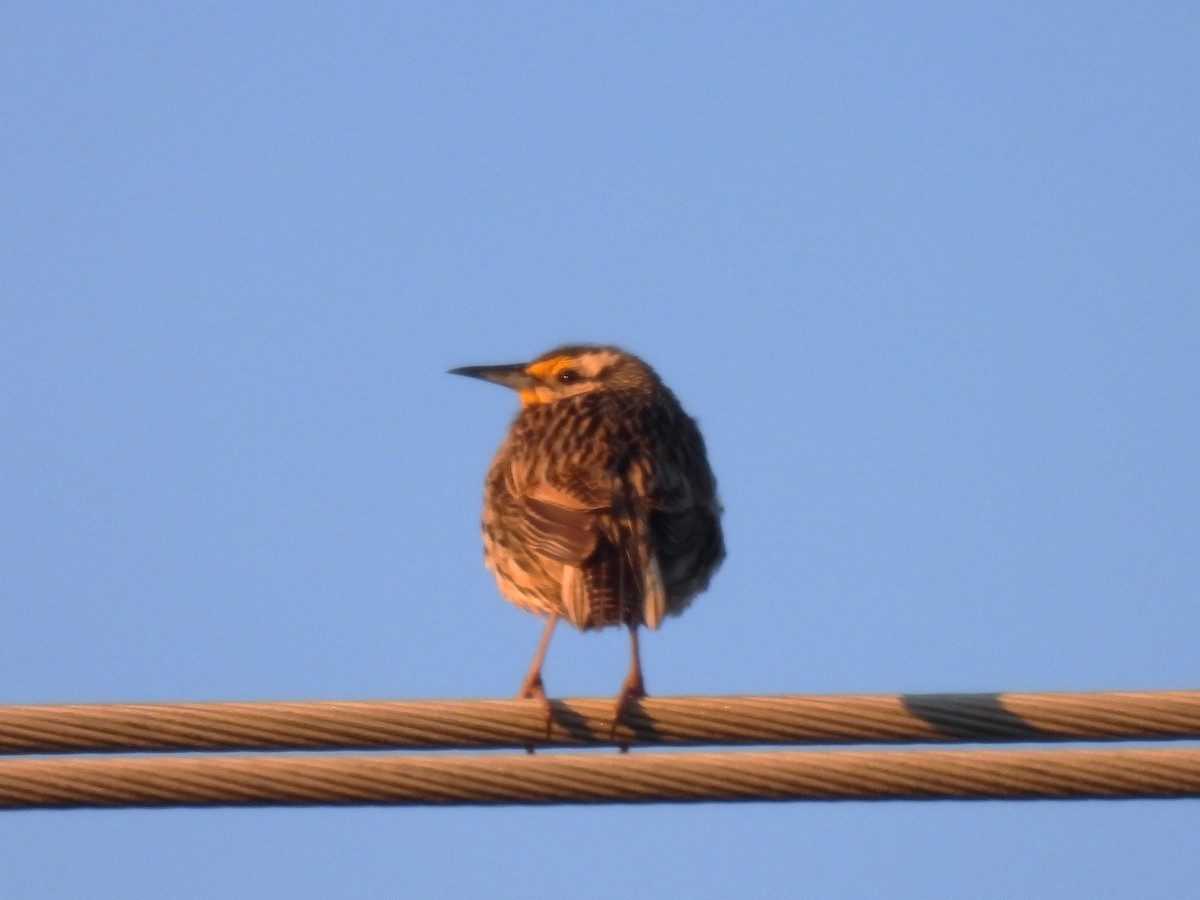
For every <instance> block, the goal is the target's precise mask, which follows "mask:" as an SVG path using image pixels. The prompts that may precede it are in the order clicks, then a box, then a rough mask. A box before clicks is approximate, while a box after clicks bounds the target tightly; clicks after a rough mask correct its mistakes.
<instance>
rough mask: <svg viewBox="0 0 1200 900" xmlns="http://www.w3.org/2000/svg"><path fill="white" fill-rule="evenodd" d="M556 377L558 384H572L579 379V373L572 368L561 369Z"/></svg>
mask: <svg viewBox="0 0 1200 900" xmlns="http://www.w3.org/2000/svg"><path fill="white" fill-rule="evenodd" d="M556 377H557V378H558V383H559V384H574V383H575V382H577V381H578V380H579V373H578V372H576V371H575V370H574V369H563V370H562V371H561V372H559V373H558V375H557V376H556Z"/></svg>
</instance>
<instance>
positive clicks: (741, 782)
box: [0, 747, 1200, 809]
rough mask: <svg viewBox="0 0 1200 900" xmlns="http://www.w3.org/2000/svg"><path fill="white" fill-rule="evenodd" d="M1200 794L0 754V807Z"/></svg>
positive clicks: (819, 771)
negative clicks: (7, 756)
mask: <svg viewBox="0 0 1200 900" xmlns="http://www.w3.org/2000/svg"><path fill="white" fill-rule="evenodd" d="M1196 796H1200V749H1196V748H1182V747H1180V748H1175V747H1171V748H1153V749H1123V748H1106V749H1087V750H1079V749H1070V748H1060V749H1049V750H1048V749H1033V750H1029V749H1000V750H998V749H976V750H926V749H922V750H869V751H868V750H858V751H847V750H832V751H831V750H820V751H794V750H793V751H776V752H740V753H708V752H693V753H662V752H660V753H644V754H643V753H632V754H615V753H614V754H603V755H601V754H591V753H589V754H565V755H564V754H550V755H538V756H527V755H524V754H500V755H475V756H465V757H464V756H457V757H456V756H445V755H443V756H405V755H390V756H382V755H379V756H352V755H347V756H241V757H237V756H233V757H230V756H202V757H149V758H138V757H112V758H78V757H67V758H49V759H14V760H4V761H0V807H5V808H26V809H28V808H34V807H58V808H63V807H114V806H216V805H221V806H228V805H262V804H284V805H306V804H340V805H346V804H439V805H445V804H487V805H490V804H511V803H519V804H548V803H651V802H697V801H746V800H847V799H872V800H883V799H925V800H932V799H1030V798H1057V799H1081V798H1106V799H1119V798H1131V797H1160V798H1163V797H1196Z"/></svg>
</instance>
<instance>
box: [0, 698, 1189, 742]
mask: <svg viewBox="0 0 1200 900" xmlns="http://www.w3.org/2000/svg"><path fill="white" fill-rule="evenodd" d="M552 708H553V716H552V717H551V720H550V721H549V722H547V717H546V713H545V710H544V708H543V707H542V706H541V705H540V704H539V703H538V702H536V701H533V700H449V701H444V700H422V701H352V702H338V701H325V702H287V703H144V704H129V703H117V704H92V705H52V706H0V754H30V753H96V752H100V753H113V752H138V751H232V750H381V749H406V750H420V749H425V750H430V749H451V748H455V749H479V748H484V747H489V748H505V747H507V748H514V747H527V746H576V747H578V746H589V745H604V744H612V743H613V740H612V738H611V737H610V730H611V726H612V713H613V701H612V700H611V699H607V698H606V699H573V700H555V701H553V703H552ZM615 737H616V742H617V743H620V744H623V745H656V744H657V745H745V744H763V745H774V744H828V743H840V744H852V743H913V742H928V743H950V742H964V741H969V742H1021V741H1038V742H1047V741H1081V740H1083V741H1114V740H1144V741H1145V740H1180V739H1189V738H1191V739H1197V738H1200V691H1148V692H1095V693H1044V694H906V695H844V696H837V695H826V696H802V695H794V696H765V697H652V698H647V699H645V700H643V701H641V703H640V704H634V705H633V708H632V710H631V711H630V712H629V714H628V715H627V717H626V719H625V720H623V721H622V723H621V724H620V726H619V727H618V728H617V730H616V735H615Z"/></svg>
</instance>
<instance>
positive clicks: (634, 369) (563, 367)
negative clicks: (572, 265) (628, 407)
mask: <svg viewBox="0 0 1200 900" xmlns="http://www.w3.org/2000/svg"><path fill="white" fill-rule="evenodd" d="M450 374H451V375H466V376H468V377H470V378H481V379H483V380H484V381H491V382H494V383H495V384H502V385H504V386H505V387H510V388H512V389H513V390H514V391H516V392H517V393H518V394H520V395H521V404H522V405H523V406H532V405H534V404H537V403H553V402H554V401H555V400H561V399H563V398H564V397H573V396H575V395H576V394H583V393H586V392H588V391H600V390H638V389H642V390H653V389H654V388H656V387H658V386H659V385H660V382H659V380H658V376H657V375H656V374H655V373H654V370H653V369H651V368H650V367H649V366H648V365H646V363H644V362H642V361H641V360H640V359H638V358H637V357H636V356H634V355H633V354H631V353H626V352H625V351H623V350H620V349H618V348H616V347H597V346H592V345H590V344H588V345H583V344H573V345H568V346H565V347H558V348H557V349H554V350H551V351H549V352H548V353H543V354H542V355H541V356H539V357H538V358H537V359H535V360H533V361H532V362H527V363H513V364H509V365H501V366H463V367H462V368H460V369H451V370H450Z"/></svg>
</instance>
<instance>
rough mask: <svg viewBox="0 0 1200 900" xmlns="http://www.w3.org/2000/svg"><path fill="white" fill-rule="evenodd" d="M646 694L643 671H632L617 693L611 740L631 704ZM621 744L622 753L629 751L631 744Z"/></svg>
mask: <svg viewBox="0 0 1200 900" xmlns="http://www.w3.org/2000/svg"><path fill="white" fill-rule="evenodd" d="M645 696H646V685H645V684H644V683H643V682H642V674H641V672H630V673H629V677H627V678H626V679H625V683H624V684H623V685H621V693H619V694H617V703H616V706H615V707H613V720H612V727H611V728H609V730H608V737H609V740H616V738H617V726H618V725H620V724H621V720H622V719H624V718H625V715H626V713H628V712H629V709H630V706H631V705H632V704H633V703H634V702H635V701H637V700H640V699H642V698H643V697H645ZM619 746H620V748H621V752H622V753H628V752H629V744H627V743H622V744H620V745H619Z"/></svg>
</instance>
